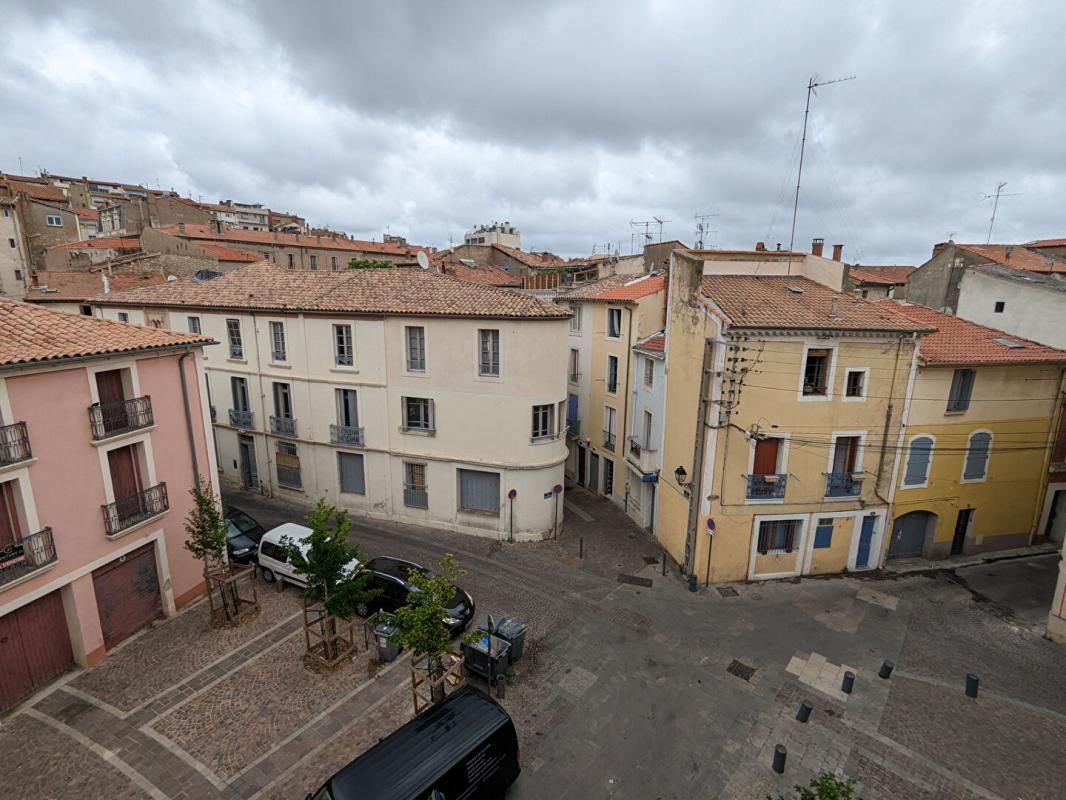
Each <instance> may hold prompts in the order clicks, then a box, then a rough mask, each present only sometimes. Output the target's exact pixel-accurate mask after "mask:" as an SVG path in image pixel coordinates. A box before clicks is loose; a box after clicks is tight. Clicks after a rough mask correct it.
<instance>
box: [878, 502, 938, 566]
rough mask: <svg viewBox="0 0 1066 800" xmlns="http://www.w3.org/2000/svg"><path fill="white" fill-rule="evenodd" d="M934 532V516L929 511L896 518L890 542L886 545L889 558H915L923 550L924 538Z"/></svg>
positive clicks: (913, 512)
mask: <svg viewBox="0 0 1066 800" xmlns="http://www.w3.org/2000/svg"><path fill="white" fill-rule="evenodd" d="M934 531H936V514H934V513H932V512H931V511H911V512H910V513H908V514H904V515H903V516H901V517H896V521H895V523H894V524H893V525H892V541H891V543H890V544H889V545H888V557H889V558H917V557H919V556H921V555H922V554H923V552H924V549H925V542H926V537H927V536H929V537H931V536H932V535H933V532H934Z"/></svg>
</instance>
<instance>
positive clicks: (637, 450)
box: [629, 436, 644, 458]
mask: <svg viewBox="0 0 1066 800" xmlns="http://www.w3.org/2000/svg"><path fill="white" fill-rule="evenodd" d="M643 451H644V448H643V446H642V445H641V443H640V441H639V440H637V439H634V438H633V437H632V436H630V437H629V454H630V455H631V456H633V457H634V458H640V454H641V453H642V452H643Z"/></svg>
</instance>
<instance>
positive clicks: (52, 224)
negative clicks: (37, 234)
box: [44, 214, 63, 228]
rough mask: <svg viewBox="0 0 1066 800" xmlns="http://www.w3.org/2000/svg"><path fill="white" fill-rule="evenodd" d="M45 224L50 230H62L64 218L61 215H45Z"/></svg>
mask: <svg viewBox="0 0 1066 800" xmlns="http://www.w3.org/2000/svg"><path fill="white" fill-rule="evenodd" d="M44 224H45V225H47V226H48V227H49V228H62V227H63V217H61V216H60V215H59V214H45V215H44Z"/></svg>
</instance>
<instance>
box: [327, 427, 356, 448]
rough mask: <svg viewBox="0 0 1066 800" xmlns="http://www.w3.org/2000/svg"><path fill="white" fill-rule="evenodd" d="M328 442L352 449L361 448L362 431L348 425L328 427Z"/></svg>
mask: <svg viewBox="0 0 1066 800" xmlns="http://www.w3.org/2000/svg"><path fill="white" fill-rule="evenodd" d="M329 440H330V441H331V442H333V444H346V445H350V446H352V447H362V446H363V429H362V428H353V427H352V426H350V425H330V426H329Z"/></svg>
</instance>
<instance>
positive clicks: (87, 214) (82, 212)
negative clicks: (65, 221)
mask: <svg viewBox="0 0 1066 800" xmlns="http://www.w3.org/2000/svg"><path fill="white" fill-rule="evenodd" d="M74 213H75V214H77V215H78V219H84V220H90V221H92V222H99V221H100V212H99V211H97V210H96V209H95V208H79V207H77V206H75V207H74Z"/></svg>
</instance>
